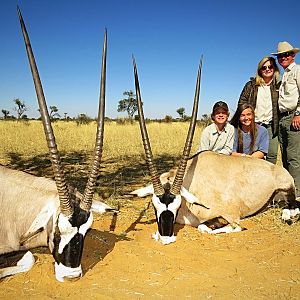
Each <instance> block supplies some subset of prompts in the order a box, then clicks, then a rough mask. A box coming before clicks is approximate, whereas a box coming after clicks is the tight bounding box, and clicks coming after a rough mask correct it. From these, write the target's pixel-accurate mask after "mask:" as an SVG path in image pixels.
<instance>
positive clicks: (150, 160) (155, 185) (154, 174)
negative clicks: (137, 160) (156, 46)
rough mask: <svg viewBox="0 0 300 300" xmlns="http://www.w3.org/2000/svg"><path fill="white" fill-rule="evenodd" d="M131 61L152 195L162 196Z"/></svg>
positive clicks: (134, 65) (137, 79) (137, 82)
mask: <svg viewBox="0 0 300 300" xmlns="http://www.w3.org/2000/svg"><path fill="white" fill-rule="evenodd" d="M132 60H133V68H134V81H135V90H136V98H137V104H138V112H139V123H140V129H141V134H142V139H143V145H144V149H145V154H146V161H147V164H148V168H149V172H150V176H151V180H152V183H153V189H154V194H155V195H156V196H160V195H163V194H164V188H163V186H162V184H161V182H160V179H159V176H158V173H157V170H156V167H155V165H154V162H153V158H152V157H153V156H152V151H151V145H150V141H149V137H148V133H147V128H146V125H145V118H144V112H143V106H142V100H141V92H140V85H139V78H138V73H137V68H136V64H135V59H134V58H132Z"/></svg>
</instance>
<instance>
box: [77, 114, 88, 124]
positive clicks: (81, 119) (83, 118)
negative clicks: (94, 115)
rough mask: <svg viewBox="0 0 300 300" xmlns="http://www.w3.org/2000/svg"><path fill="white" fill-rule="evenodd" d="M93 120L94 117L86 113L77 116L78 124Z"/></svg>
mask: <svg viewBox="0 0 300 300" xmlns="http://www.w3.org/2000/svg"><path fill="white" fill-rule="evenodd" d="M91 122H92V119H91V118H90V117H89V116H87V115H86V114H79V115H78V116H77V118H76V124H77V125H85V124H89V123H91Z"/></svg>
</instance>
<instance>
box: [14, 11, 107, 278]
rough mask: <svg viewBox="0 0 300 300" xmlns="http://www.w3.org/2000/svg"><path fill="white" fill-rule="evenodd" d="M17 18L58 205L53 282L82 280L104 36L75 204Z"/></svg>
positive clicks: (100, 126)
mask: <svg viewBox="0 0 300 300" xmlns="http://www.w3.org/2000/svg"><path fill="white" fill-rule="evenodd" d="M18 15H19V20H20V24H21V29H22V33H23V37H24V41H25V46H26V51H27V56H28V59H29V64H30V68H31V73H32V77H33V81H34V85H35V90H36V94H37V99H38V104H39V108H40V113H41V118H42V122H43V127H44V132H45V136H46V140H47V145H48V148H49V152H50V158H51V163H52V168H53V173H54V178H55V182H56V186H57V191H58V195H59V202H60V207H59V212H58V215H57V218H56V219H55V220H53V222H54V224H55V225H54V227H55V228H54V234H52V237H51V236H50V239H51V240H49V248H50V250H51V252H52V254H53V257H54V259H55V275H56V279H57V280H59V281H64V279H77V278H79V277H81V276H82V268H81V257H82V252H83V243H84V237H85V234H86V232H87V230H88V229H89V228H90V227H91V225H92V222H93V215H92V213H91V211H90V210H91V206H92V200H93V199H92V197H93V194H94V191H95V187H96V180H97V177H98V173H99V167H100V162H101V157H102V148H103V135H104V111H105V81H106V49H107V32H106V30H105V33H104V42H103V52H102V70H101V81H100V97H99V111H98V121H97V134H96V142H95V148H94V158H93V162H92V166H91V170H90V173H89V174H90V175H89V178H88V181H87V185H86V187H85V191H84V194H83V197H82V199H79V198H77V199H76V201H71V197H72V195H71V193H70V191H69V189H68V186H67V183H66V179H65V174H64V170H63V167H62V164H61V159H60V155H59V152H58V149H57V145H56V142H55V136H54V132H53V129H52V125H51V120H50V117H49V113H48V109H47V105H46V100H45V96H44V92H43V88H42V84H41V80H40V77H39V72H38V69H37V65H36V62H35V58H34V55H33V51H32V48H31V44H30V40H29V36H28V33H27V30H26V27H25V23H24V20H23V17H22V15H21V11H20V9H19V8H18ZM73 196H74V195H73Z"/></svg>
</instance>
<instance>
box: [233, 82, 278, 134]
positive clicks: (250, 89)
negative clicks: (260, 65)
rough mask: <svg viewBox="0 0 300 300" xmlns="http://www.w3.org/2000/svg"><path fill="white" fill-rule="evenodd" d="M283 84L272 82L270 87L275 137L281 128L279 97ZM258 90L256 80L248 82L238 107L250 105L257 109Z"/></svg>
mask: <svg viewBox="0 0 300 300" xmlns="http://www.w3.org/2000/svg"><path fill="white" fill-rule="evenodd" d="M280 83H281V82H277V83H276V82H274V80H273V81H272V83H271V85H270V90H271V98H272V133H273V137H274V136H277V135H278V128H279V108H278V96H279V86H280ZM257 90H258V86H257V85H256V84H255V78H251V80H250V81H248V82H247V83H246V84H245V86H244V88H243V90H242V92H241V95H240V99H239V102H238V105H241V104H244V103H249V104H251V105H252V106H253V108H254V109H255V107H256V100H257Z"/></svg>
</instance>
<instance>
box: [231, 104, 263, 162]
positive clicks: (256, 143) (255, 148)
mask: <svg viewBox="0 0 300 300" xmlns="http://www.w3.org/2000/svg"><path fill="white" fill-rule="evenodd" d="M231 124H232V125H233V126H234V127H235V134H234V143H233V151H232V155H233V156H246V155H247V156H251V157H256V158H264V157H265V156H266V154H267V153H268V148H269V136H268V130H267V129H266V128H265V127H264V126H262V125H260V124H257V123H255V121H254V109H253V107H252V106H251V105H250V104H248V103H245V104H241V105H239V106H238V108H237V111H236V112H235V114H234V116H233V117H232V120H231Z"/></svg>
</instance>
